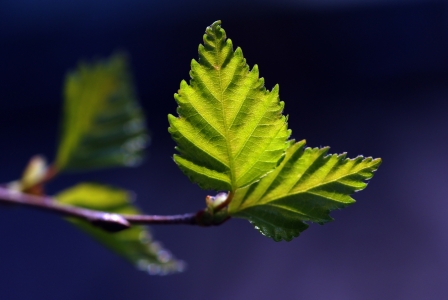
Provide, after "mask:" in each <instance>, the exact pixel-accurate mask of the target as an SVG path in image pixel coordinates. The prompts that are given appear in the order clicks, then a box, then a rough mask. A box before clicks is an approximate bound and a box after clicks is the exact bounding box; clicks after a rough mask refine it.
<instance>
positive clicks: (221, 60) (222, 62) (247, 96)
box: [168, 21, 290, 191]
mask: <svg viewBox="0 0 448 300" xmlns="http://www.w3.org/2000/svg"><path fill="white" fill-rule="evenodd" d="M220 24H221V22H220V21H217V22H215V23H213V24H212V25H211V26H210V27H207V29H206V33H205V35H204V45H199V62H197V61H195V60H193V61H192V62H191V72H190V76H191V80H190V84H188V83H187V82H186V81H182V82H181V84H180V89H179V91H178V93H177V94H175V96H174V97H175V99H176V101H177V103H178V105H179V107H178V109H177V113H178V115H179V117H178V118H177V117H174V116H173V115H169V116H168V119H169V122H170V127H169V132H170V133H171V136H172V137H173V139H174V140H175V141H176V143H177V147H176V149H177V150H178V151H179V155H174V161H175V162H176V163H177V164H178V165H179V167H180V169H181V170H182V171H183V172H184V173H185V174H186V175H187V176H188V177H189V178H190V179H191V180H192V181H193V182H195V183H197V184H199V185H200V186H201V187H202V188H205V189H214V190H230V191H235V190H236V189H237V188H240V187H243V186H246V185H249V184H251V183H253V182H255V181H257V180H259V179H260V178H261V177H262V176H264V175H266V174H267V173H268V172H270V171H272V170H273V169H274V168H275V167H276V166H277V165H278V162H279V161H280V159H281V158H282V157H283V155H284V152H285V150H286V148H287V146H288V144H287V142H286V141H287V139H288V137H289V135H290V131H289V130H288V129H287V123H286V117H285V116H283V115H282V111H283V106H284V103H283V102H280V101H279V97H278V91H279V88H278V85H276V86H275V87H274V88H273V89H272V91H267V90H266V88H265V87H264V80H263V78H259V72H258V67H257V66H256V65H255V66H254V67H253V69H252V71H250V70H249V66H248V65H247V64H246V60H245V59H244V57H243V52H242V51H241V49H240V48H237V49H236V50H235V51H234V50H233V45H232V41H231V40H230V39H227V38H226V33H225V31H224V29H222V28H221V26H220Z"/></svg>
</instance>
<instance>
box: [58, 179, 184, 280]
mask: <svg viewBox="0 0 448 300" xmlns="http://www.w3.org/2000/svg"><path fill="white" fill-rule="evenodd" d="M55 198H56V199H57V200H58V201H59V202H60V203H64V204H68V205H74V206H79V207H84V208H88V209H94V210H100V211H107V212H111V213H118V214H140V211H139V210H138V209H137V208H136V207H135V206H133V205H132V204H131V202H132V194H131V193H130V192H129V191H125V190H121V189H117V188H112V187H109V186H104V185H99V184H92V183H82V184H78V185H76V186H75V187H72V188H70V189H67V190H65V191H63V192H61V193H59V194H58V195H57V196H56V197H55ZM69 220H70V222H72V223H73V224H75V225H76V226H77V227H78V228H80V229H82V230H83V231H85V232H87V233H88V234H90V235H91V236H92V237H94V238H95V239H96V240H98V241H99V242H100V243H102V244H103V245H105V246H106V247H108V248H110V249H111V250H113V251H115V252H116V253H118V254H119V255H121V256H122V257H124V258H125V259H126V260H128V261H129V262H131V263H132V264H133V265H135V266H136V267H138V268H139V269H141V270H144V271H147V272H148V273H149V274H152V275H165V274H169V273H174V272H181V271H182V270H183V269H184V263H183V262H182V261H178V260H176V259H175V258H174V257H173V256H172V255H171V253H170V252H169V251H168V250H165V249H163V248H162V246H161V245H160V243H158V242H156V241H153V240H152V237H151V234H150V232H149V230H148V229H147V228H146V227H145V226H139V225H134V226H132V227H131V228H130V229H126V230H123V231H120V232H117V233H109V232H106V231H104V230H102V229H100V228H98V227H95V226H93V225H91V224H89V223H88V222H86V221H82V220H78V219H69Z"/></svg>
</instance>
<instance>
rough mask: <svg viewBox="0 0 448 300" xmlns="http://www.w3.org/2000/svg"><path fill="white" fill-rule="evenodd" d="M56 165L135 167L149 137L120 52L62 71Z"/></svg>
mask: <svg viewBox="0 0 448 300" xmlns="http://www.w3.org/2000/svg"><path fill="white" fill-rule="evenodd" d="M64 96H65V100H64V114H63V124H62V125H63V126H62V136H61V141H60V144H59V149H58V153H57V157H56V166H57V167H58V168H59V169H60V170H84V169H93V168H102V167H111V166H134V165H136V164H138V163H139V162H140V161H141V159H142V152H143V149H144V148H145V146H146V145H147V144H148V142H149V137H148V134H147V132H146V125H145V120H144V116H143V113H142V110H141V108H140V105H139V104H138V101H137V98H136V96H135V92H134V87H133V85H132V81H131V77H130V74H129V72H128V67H127V63H126V59H125V57H124V56H121V55H115V56H112V57H111V58H110V59H108V60H104V61H99V62H96V63H95V64H86V63H81V64H80V65H79V67H78V69H77V70H76V71H74V72H71V73H69V74H68V75H67V79H66V82H65V89H64Z"/></svg>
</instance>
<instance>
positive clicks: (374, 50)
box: [0, 0, 448, 300]
mask: <svg viewBox="0 0 448 300" xmlns="http://www.w3.org/2000/svg"><path fill="white" fill-rule="evenodd" d="M218 19H221V20H222V21H223V27H224V29H225V30H226V32H227V34H228V36H229V37H230V38H231V39H232V40H233V42H234V45H235V46H240V47H242V49H243V52H244V55H245V57H246V58H247V62H248V64H249V65H250V66H253V64H255V63H256V64H259V66H260V73H261V76H263V77H265V79H266V86H267V88H269V89H270V88H272V87H273V86H274V84H276V83H279V84H280V97H281V99H282V100H283V101H285V103H286V107H285V113H286V114H289V115H290V117H289V127H290V128H291V129H292V130H293V138H295V139H304V138H306V139H307V144H308V145H309V146H312V147H316V146H327V145H328V146H331V147H332V148H331V150H330V151H331V152H332V153H341V152H345V151H346V152H348V155H349V157H355V156H357V155H358V154H363V155H365V156H373V157H381V158H383V164H382V166H381V167H380V169H379V171H378V172H377V173H376V175H375V177H374V178H373V180H372V181H371V182H370V184H369V187H368V188H367V189H366V190H365V191H363V192H361V193H358V194H356V195H355V199H356V200H358V202H357V203H356V204H355V205H353V206H351V207H349V208H346V209H344V210H341V211H335V212H333V213H332V216H333V217H334V218H335V219H336V221H335V222H332V223H328V224H326V225H324V226H320V225H312V226H310V228H309V229H308V230H307V231H305V232H304V233H303V234H302V235H301V236H300V237H299V238H297V239H294V240H293V241H291V242H289V243H287V242H281V243H275V242H273V241H272V240H270V239H268V238H266V237H264V236H262V235H260V234H259V233H258V232H257V231H255V230H254V229H253V227H252V226H251V225H250V224H249V223H248V222H246V221H244V220H231V221H230V222H228V223H226V224H224V225H223V226H220V227H216V228H196V227H188V226H153V227H152V229H153V233H154V235H155V237H156V239H158V240H160V241H161V242H162V243H163V245H164V246H165V247H167V248H168V249H170V250H171V251H172V252H173V254H174V255H176V256H177V257H179V258H181V259H183V260H185V261H186V262H187V263H188V268H187V270H186V272H184V273H181V274H176V275H171V276H165V277H161V276H149V275H148V274H146V273H144V272H141V271H137V270H135V269H134V267H133V266H131V265H129V264H128V263H127V262H125V261H123V260H122V259H120V258H119V257H118V256H116V255H114V254H113V253H111V252H109V251H108V250H106V249H105V248H103V247H102V246H101V245H99V244H97V243H96V242H95V241H93V240H92V239H90V238H89V237H88V236H87V235H84V234H83V233H82V232H80V231H78V230H76V229H75V228H74V227H72V226H71V225H70V224H68V223H66V222H63V221H62V220H60V218H59V217H58V216H54V215H51V214H48V213H45V212H40V211H33V210H30V209H24V208H18V209H4V208H0V213H1V218H0V228H1V231H0V232H1V239H0V264H1V267H0V299H65V300H69V299H111V300H112V299H443V298H444V297H446V295H447V293H448V282H447V278H448V254H447V253H448V237H447V236H448V235H447V233H446V232H447V228H448V218H447V217H446V215H447V213H448V198H447V195H448V184H447V183H448V171H447V170H448V157H447V154H446V153H447V150H448V84H447V83H448V1H435V0H434V1H430V0H421V1H417V0H415V1H411V0H407V1H404V0H403V1H400V0H395V1H392V0H301V1H300V0H276V1H274V0H264V1H263V0H258V1H255V0H238V1H220V2H213V1H205V0H193V1H179V0H170V1H153V0H149V1H141V0H128V1H118V0H117V1H111V0H109V1H87V0H79V1H49V0H47V1H29V0H14V1H12V0H2V1H1V2H0V41H1V43H0V124H1V125H0V137H1V139H2V141H3V142H1V147H2V150H1V153H2V155H1V156H0V166H1V168H0V182H8V181H11V180H14V179H17V178H18V177H19V176H20V175H21V173H22V170H23V168H24V167H25V165H26V163H27V161H28V159H29V158H30V157H31V156H32V155H34V154H44V155H45V156H46V157H47V158H48V159H50V160H51V159H52V158H53V157H54V155H55V149H56V141H57V138H58V126H57V125H58V124H59V121H60V112H61V104H62V101H61V100H62V84H63V81H64V77H65V74H66V72H67V71H68V70H69V69H73V68H75V67H76V65H77V63H78V62H79V60H81V59H83V60H91V59H93V58H95V57H97V58H98V57H108V56H109V55H110V54H112V53H113V52H114V51H116V50H125V51H127V53H128V54H129V55H130V57H131V65H132V71H133V74H134V77H135V82H136V85H137V89H138V94H139V97H140V99H141V103H142V106H143V107H144V109H145V112H146V115H147V118H148V126H149V128H150V130H151V132H152V143H151V146H150V148H149V151H148V153H149V155H148V159H147V160H146V162H145V163H144V164H143V165H142V166H141V167H139V168H136V169H111V170H106V171H100V172H93V173H86V174H73V175H66V176H63V177H60V178H58V179H57V180H56V181H54V182H52V183H51V184H50V185H49V192H50V193H56V192H57V191H59V190H61V189H63V188H66V187H69V186H71V185H73V184H75V183H76V182H78V181H81V180H82V181H99V182H105V183H110V184H114V185H117V186H120V187H124V188H128V189H131V190H134V191H135V192H136V193H137V194H138V202H137V203H138V205H139V206H140V207H142V208H143V209H144V210H145V211H146V212H148V213H153V214H174V213H184V212H193V211H197V210H198V209H200V208H202V207H203V206H204V199H205V196H206V195H207V194H208V193H209V192H207V191H202V190H200V189H199V187H197V186H196V185H193V184H191V183H190V182H189V181H188V179H187V178H186V177H185V176H184V175H183V174H182V173H181V171H180V170H178V168H177V166H176V165H175V164H174V162H173V161H172V154H173V153H174V142H173V141H172V140H171V138H170V136H169V134H168V132H167V127H168V122H167V114H168V113H175V109H176V104H175V101H174V99H173V94H174V93H175V92H176V91H177V89H178V87H179V83H180V81H181V80H182V79H188V78H189V75H188V72H189V69H190V66H189V63H190V60H191V59H192V58H197V47H198V44H199V43H201V42H202V34H203V33H204V31H205V28H206V26H208V25H210V24H211V23H212V22H213V21H215V20H218Z"/></svg>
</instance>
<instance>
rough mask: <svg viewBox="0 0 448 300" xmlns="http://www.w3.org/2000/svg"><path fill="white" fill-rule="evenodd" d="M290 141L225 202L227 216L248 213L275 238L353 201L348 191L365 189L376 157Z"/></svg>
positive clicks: (326, 218) (292, 233) (246, 216)
mask: <svg viewBox="0 0 448 300" xmlns="http://www.w3.org/2000/svg"><path fill="white" fill-rule="evenodd" d="M304 147H305V141H301V142H298V143H295V144H293V141H291V146H290V147H289V148H288V150H287V151H286V156H285V159H284V160H283V161H282V163H281V164H280V165H279V166H278V167H277V168H276V169H275V170H274V171H273V172H272V173H269V174H268V175H267V176H266V177H263V178H262V179H261V180H260V181H259V182H257V183H255V184H253V185H251V186H249V187H245V188H242V189H240V190H237V192H236V194H235V196H234V198H233V200H232V202H231V203H230V207H229V213H230V215H232V216H235V217H239V218H244V219H248V220H249V221H250V222H251V223H252V224H253V225H254V226H255V228H256V229H258V230H259V231H260V232H261V233H262V234H264V235H266V236H268V237H271V238H273V239H274V240H275V241H281V240H282V239H283V240H286V241H289V240H291V239H292V238H294V237H297V236H298V235H299V234H300V232H302V231H303V230H305V229H306V228H308V225H307V224H306V223H305V222H307V221H311V222H317V223H321V224H322V223H325V222H328V221H332V220H333V219H332V218H331V217H330V215H329V213H330V211H331V210H334V209H337V208H343V207H345V206H347V205H349V204H352V203H354V202H355V200H354V199H353V198H352V197H350V195H351V194H352V193H354V192H356V191H360V190H362V189H364V188H365V187H366V186H367V184H366V183H365V182H364V181H365V180H367V179H370V178H371V177H372V176H373V172H374V171H376V169H377V168H378V167H379V165H380V163H381V159H372V158H371V157H368V158H364V157H362V156H358V157H356V158H354V159H346V158H345V154H342V155H335V154H331V155H326V154H327V151H328V149H329V148H328V147H325V148H321V149H318V148H304Z"/></svg>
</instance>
